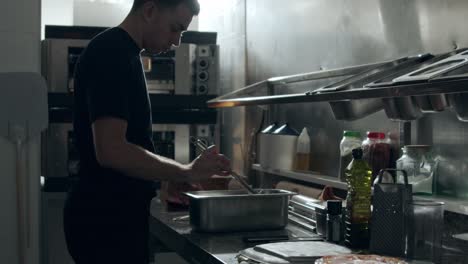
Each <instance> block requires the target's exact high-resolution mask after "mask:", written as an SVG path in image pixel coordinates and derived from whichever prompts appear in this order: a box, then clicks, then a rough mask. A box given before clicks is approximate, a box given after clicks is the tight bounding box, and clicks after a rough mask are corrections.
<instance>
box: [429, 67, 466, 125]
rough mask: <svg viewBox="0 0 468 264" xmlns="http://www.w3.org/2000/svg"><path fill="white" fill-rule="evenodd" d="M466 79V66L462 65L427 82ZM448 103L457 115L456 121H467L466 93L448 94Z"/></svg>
mask: <svg viewBox="0 0 468 264" xmlns="http://www.w3.org/2000/svg"><path fill="white" fill-rule="evenodd" d="M461 79H468V65H463V66H460V67H458V68H455V69H453V70H451V71H449V72H446V73H443V74H441V75H440V76H438V77H436V78H433V79H431V80H429V81H430V82H445V81H451V80H461ZM447 97H448V101H449V104H450V106H451V108H452V111H454V112H455V113H456V114H457V117H458V120H460V121H463V122H467V121H468V104H467V102H468V93H452V94H448V95H447Z"/></svg>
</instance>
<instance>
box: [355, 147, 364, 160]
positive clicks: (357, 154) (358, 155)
mask: <svg viewBox="0 0 468 264" xmlns="http://www.w3.org/2000/svg"><path fill="white" fill-rule="evenodd" d="M353 159H362V148H355V149H353Z"/></svg>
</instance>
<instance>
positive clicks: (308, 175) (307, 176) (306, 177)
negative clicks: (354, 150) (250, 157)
mask: <svg viewBox="0 0 468 264" xmlns="http://www.w3.org/2000/svg"><path fill="white" fill-rule="evenodd" d="M252 169H254V170H256V171H260V172H265V173H270V174H274V175H278V176H282V177H285V178H289V179H294V180H299V181H303V182H309V183H314V184H319V185H324V186H325V185H327V186H331V187H333V188H337V189H340V190H345V191H346V190H347V189H348V188H347V185H346V183H345V182H342V181H340V180H338V179H337V178H336V177H331V176H326V175H321V174H318V173H314V172H296V171H286V170H279V169H266V168H263V167H262V166H260V164H254V165H253V166H252Z"/></svg>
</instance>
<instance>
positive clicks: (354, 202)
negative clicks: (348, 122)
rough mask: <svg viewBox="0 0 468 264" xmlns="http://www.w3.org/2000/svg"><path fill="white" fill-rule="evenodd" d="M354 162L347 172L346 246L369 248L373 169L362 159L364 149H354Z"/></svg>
mask: <svg viewBox="0 0 468 264" xmlns="http://www.w3.org/2000/svg"><path fill="white" fill-rule="evenodd" d="M352 154H353V160H352V161H351V163H350V164H349V165H348V167H347V168H346V170H345V175H346V181H347V183H348V195H347V196H346V215H345V228H346V229H345V244H346V245H347V246H349V247H351V248H360V249H365V248H368V247H369V220H370V217H371V180H372V169H371V168H370V166H369V164H367V162H366V161H365V160H363V159H362V149H361V148H357V149H353V152H352Z"/></svg>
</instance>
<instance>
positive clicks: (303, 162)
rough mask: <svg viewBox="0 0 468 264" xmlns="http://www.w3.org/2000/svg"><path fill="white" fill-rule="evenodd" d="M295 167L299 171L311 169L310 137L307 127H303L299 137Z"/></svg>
mask: <svg viewBox="0 0 468 264" xmlns="http://www.w3.org/2000/svg"><path fill="white" fill-rule="evenodd" d="M294 169H295V170H298V171H306V170H309V169H310V138H309V133H308V132H307V128H306V127H304V128H303V129H302V132H301V134H300V135H299V138H298V139H297V148H296V157H295V159H294Z"/></svg>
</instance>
